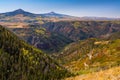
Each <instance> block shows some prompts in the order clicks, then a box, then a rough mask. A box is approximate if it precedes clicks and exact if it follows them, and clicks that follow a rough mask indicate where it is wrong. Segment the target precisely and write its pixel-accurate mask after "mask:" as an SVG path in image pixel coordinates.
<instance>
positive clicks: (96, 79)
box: [65, 67, 120, 80]
mask: <svg viewBox="0 0 120 80" xmlns="http://www.w3.org/2000/svg"><path fill="white" fill-rule="evenodd" d="M65 80H120V67H115V68H111V69H108V70H104V71H100V72H95V73H89V74H85V75H79V76H76V77H71V78H67V79H65Z"/></svg>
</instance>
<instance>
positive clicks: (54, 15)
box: [0, 9, 120, 20]
mask: <svg viewBox="0 0 120 80" xmlns="http://www.w3.org/2000/svg"><path fill="white" fill-rule="evenodd" d="M20 14H21V15H23V16H24V17H25V16H26V17H30V18H35V17H42V18H59V20H61V18H62V20H120V18H107V17H76V16H70V15H65V14H59V13H55V12H50V13H44V14H35V13H30V12H27V11H24V10H23V9H17V10H14V11H12V12H6V13H1V14H0V18H5V17H11V16H16V15H20Z"/></svg>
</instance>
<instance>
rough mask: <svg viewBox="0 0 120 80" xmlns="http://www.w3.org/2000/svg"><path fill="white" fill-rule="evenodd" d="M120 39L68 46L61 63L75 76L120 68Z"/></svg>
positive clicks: (90, 41) (61, 57)
mask: <svg viewBox="0 0 120 80" xmlns="http://www.w3.org/2000/svg"><path fill="white" fill-rule="evenodd" d="M119 44H120V39H119V38H118V39H116V40H99V39H88V40H83V41H78V42H75V43H72V44H70V45H69V46H66V47H65V49H64V50H63V51H61V54H60V55H58V57H57V59H58V58H59V59H60V60H59V62H60V63H62V64H64V66H65V67H66V68H67V69H69V70H70V71H71V72H73V73H75V74H87V73H91V72H97V71H100V70H105V69H109V68H112V67H116V66H120V59H119V57H120V45H119Z"/></svg>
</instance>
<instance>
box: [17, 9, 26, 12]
mask: <svg viewBox="0 0 120 80" xmlns="http://www.w3.org/2000/svg"><path fill="white" fill-rule="evenodd" d="M15 11H17V12H25V11H24V10H23V9H17V10H15Z"/></svg>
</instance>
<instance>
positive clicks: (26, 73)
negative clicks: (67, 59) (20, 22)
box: [0, 26, 70, 80]
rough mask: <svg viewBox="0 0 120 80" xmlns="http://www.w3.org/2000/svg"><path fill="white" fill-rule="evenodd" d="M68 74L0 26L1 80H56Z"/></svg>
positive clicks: (54, 62) (47, 57)
mask: <svg viewBox="0 0 120 80" xmlns="http://www.w3.org/2000/svg"><path fill="white" fill-rule="evenodd" d="M68 75H70V73H69V72H68V71H67V70H65V69H64V68H63V67H62V66H60V65H59V64H58V63H57V62H56V61H54V60H53V59H51V58H50V57H49V56H47V55H46V54H45V53H44V52H42V51H41V50H38V49H36V48H34V47H32V46H30V45H28V44H26V43H25V42H24V41H22V40H20V39H18V37H17V36H16V35H15V34H13V33H12V32H10V31H8V30H7V29H5V28H3V27H2V26H0V79H1V80H46V79H47V80H56V79H61V78H63V77H65V76H68Z"/></svg>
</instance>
